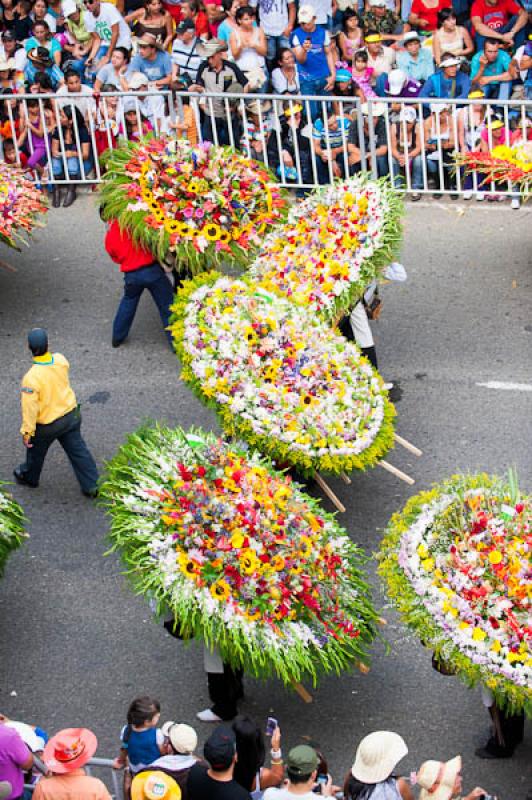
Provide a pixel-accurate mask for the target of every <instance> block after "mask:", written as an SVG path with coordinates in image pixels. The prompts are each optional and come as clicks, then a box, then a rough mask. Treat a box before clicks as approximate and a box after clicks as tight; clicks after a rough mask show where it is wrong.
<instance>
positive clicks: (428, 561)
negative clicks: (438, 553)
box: [421, 558, 434, 572]
mask: <svg viewBox="0 0 532 800" xmlns="http://www.w3.org/2000/svg"><path fill="white" fill-rule="evenodd" d="M421 566H422V567H423V569H424V570H426V571H427V572H432V570H433V569H434V559H433V558H424V559H423V561H422V562H421Z"/></svg>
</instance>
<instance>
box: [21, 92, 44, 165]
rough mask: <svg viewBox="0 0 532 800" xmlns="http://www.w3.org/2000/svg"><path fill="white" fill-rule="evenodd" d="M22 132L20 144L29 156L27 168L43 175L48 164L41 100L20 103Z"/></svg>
mask: <svg viewBox="0 0 532 800" xmlns="http://www.w3.org/2000/svg"><path fill="white" fill-rule="evenodd" d="M20 112H21V113H20V134H19V137H18V142H17V143H18V146H19V148H20V149H21V150H22V152H23V153H24V154H25V155H26V156H27V157H28V160H27V162H26V167H27V169H32V170H35V171H36V172H37V174H38V175H39V176H41V175H42V174H43V172H44V165H45V164H46V156H47V153H46V137H47V133H46V132H45V130H44V124H43V118H42V116H41V106H40V102H39V100H27V101H26V102H25V103H21V105H20Z"/></svg>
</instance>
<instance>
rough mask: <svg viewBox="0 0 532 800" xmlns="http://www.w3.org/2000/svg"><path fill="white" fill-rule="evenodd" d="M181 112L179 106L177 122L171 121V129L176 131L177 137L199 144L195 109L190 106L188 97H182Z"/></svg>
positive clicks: (192, 143)
mask: <svg viewBox="0 0 532 800" xmlns="http://www.w3.org/2000/svg"><path fill="white" fill-rule="evenodd" d="M180 100H181V104H182V105H181V112H182V113H180V108H179V106H178V108H177V116H176V119H175V122H172V121H170V123H169V125H170V129H171V130H174V131H175V132H176V138H177V139H186V140H187V142H189V143H190V144H191V145H192V146H193V147H194V146H195V145H197V144H198V129H197V126H196V117H195V114H194V110H193V109H192V108H191V107H190V101H189V98H188V97H182V98H180Z"/></svg>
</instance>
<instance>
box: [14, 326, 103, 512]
mask: <svg viewBox="0 0 532 800" xmlns="http://www.w3.org/2000/svg"><path fill="white" fill-rule="evenodd" d="M28 346H29V349H30V350H31V353H32V355H33V365H32V366H31V368H30V369H29V370H28V372H26V374H25V375H24V377H23V379H22V387H21V398H22V400H21V402H22V426H21V428H20V433H21V434H22V440H23V442H24V445H25V447H26V461H25V463H24V464H21V465H20V466H19V467H17V468H16V469H15V470H14V471H13V475H14V476H15V478H16V480H17V481H18V483H21V484H24V485H25V486H31V487H33V488H35V487H37V486H38V485H39V478H40V476H41V471H42V468H43V464H44V459H45V458H46V453H47V452H48V449H49V447H50V445H51V444H53V442H55V441H56V439H57V440H58V441H59V444H60V445H61V447H62V448H63V450H64V451H65V453H66V454H67V456H68V458H69V460H70V463H71V464H72V467H73V469H74V472H75V474H76V478H77V479H78V481H79V484H80V486H81V491H82V492H83V494H84V495H86V496H87V497H96V495H97V494H98V489H97V485H96V484H97V481H98V471H97V469H96V464H95V462H94V459H93V457H92V456H91V454H90V452H89V449H88V447H87V445H86V444H85V441H84V439H83V437H82V435H81V430H80V428H81V414H80V410H79V406H78V404H77V401H76V395H75V394H74V392H73V390H72V387H71V386H70V382H69V378H68V372H69V368H70V365H69V363H68V361H67V360H66V358H65V357H64V356H62V355H61V353H50V351H49V350H48V334H47V333H46V331H45V330H44V328H33V330H31V331H30V332H29V334H28Z"/></svg>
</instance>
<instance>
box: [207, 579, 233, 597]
mask: <svg viewBox="0 0 532 800" xmlns="http://www.w3.org/2000/svg"><path fill="white" fill-rule="evenodd" d="M210 592H211V594H212V596H213V597H214V599H215V600H227V598H228V597H230V596H231V587H230V586H229V584H228V583H226V581H223V580H220V581H216V583H213V584H212V586H211V588H210Z"/></svg>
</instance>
